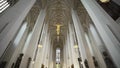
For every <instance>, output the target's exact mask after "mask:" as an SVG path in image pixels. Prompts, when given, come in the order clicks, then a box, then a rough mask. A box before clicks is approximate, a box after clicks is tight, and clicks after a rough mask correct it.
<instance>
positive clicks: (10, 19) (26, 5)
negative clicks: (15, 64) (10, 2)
mask: <svg viewBox="0 0 120 68" xmlns="http://www.w3.org/2000/svg"><path fill="white" fill-rule="evenodd" d="M35 1H36V0H19V1H18V2H17V3H16V4H15V5H14V6H12V7H10V8H8V9H7V10H6V11H5V13H4V14H3V15H2V16H1V17H0V30H1V31H2V32H1V33H0V57H1V56H2V54H3V53H4V51H5V49H6V48H7V46H8V44H9V42H10V41H11V40H13V38H14V37H15V35H16V33H17V31H18V30H19V28H20V26H21V24H22V22H23V20H24V18H25V16H26V15H27V13H28V12H29V10H30V9H31V7H32V6H33V4H34V3H35ZM4 26H5V28H4ZM2 28H4V29H3V30H2Z"/></svg>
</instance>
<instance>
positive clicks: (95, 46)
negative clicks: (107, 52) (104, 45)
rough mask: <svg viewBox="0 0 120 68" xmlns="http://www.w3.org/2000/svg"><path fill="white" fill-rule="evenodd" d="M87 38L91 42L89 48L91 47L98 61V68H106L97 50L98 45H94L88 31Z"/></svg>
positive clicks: (93, 40)
mask: <svg viewBox="0 0 120 68" xmlns="http://www.w3.org/2000/svg"><path fill="white" fill-rule="evenodd" d="M88 36H89V40H90V42H91V47H92V50H93V52H94V56H95V58H96V59H97V61H98V65H99V67H100V68H106V64H105V61H104V59H103V57H102V54H101V52H100V50H99V49H98V46H97V45H98V44H97V43H96V41H95V39H94V38H93V35H92V33H91V32H90V30H89V32H88Z"/></svg>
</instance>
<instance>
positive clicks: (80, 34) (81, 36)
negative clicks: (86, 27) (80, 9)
mask: <svg viewBox="0 0 120 68" xmlns="http://www.w3.org/2000/svg"><path fill="white" fill-rule="evenodd" d="M71 12H72V19H73V24H74V27H75V32H76V35H77V39H78V46H79V49H80V52H81V58H82V61H83V62H84V59H85V58H84V55H83V54H86V59H87V61H88V66H89V68H95V66H94V64H93V59H92V55H91V54H90V50H89V47H88V45H87V42H86V39H85V33H84V31H83V28H82V25H81V22H80V21H79V18H78V16H77V13H76V12H75V11H74V10H72V11H71ZM83 49H84V52H83ZM83 58H84V59H83Z"/></svg>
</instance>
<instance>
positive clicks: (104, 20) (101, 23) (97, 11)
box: [81, 0, 120, 68]
mask: <svg viewBox="0 0 120 68" xmlns="http://www.w3.org/2000/svg"><path fill="white" fill-rule="evenodd" d="M81 2H82V4H83V5H84V7H85V8H86V10H87V12H88V13H89V15H90V17H91V19H92V21H93V23H94V25H95V27H96V29H97V30H98V33H99V34H100V36H101V38H102V40H103V42H104V43H105V46H106V48H107V50H108V51H109V53H110V55H111V57H112V59H113V61H114V63H115V64H116V66H117V67H118V68H119V67H120V59H119V57H120V54H119V52H120V42H119V41H120V35H119V34H120V26H119V25H118V24H117V23H116V22H115V21H114V20H113V19H112V18H111V17H110V16H109V15H108V14H107V13H106V12H105V11H104V10H103V9H102V8H101V7H100V5H98V3H97V2H96V1H95V0H81ZM108 26H109V27H110V28H109V27H108ZM112 32H113V33H112Z"/></svg>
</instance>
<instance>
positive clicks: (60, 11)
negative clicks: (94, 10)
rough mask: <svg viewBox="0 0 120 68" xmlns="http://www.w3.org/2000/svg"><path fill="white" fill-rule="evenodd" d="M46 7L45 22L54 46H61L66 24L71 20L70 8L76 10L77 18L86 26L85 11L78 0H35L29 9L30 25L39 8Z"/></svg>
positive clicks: (63, 40) (66, 30)
mask: <svg viewBox="0 0 120 68" xmlns="http://www.w3.org/2000/svg"><path fill="white" fill-rule="evenodd" d="M44 8H45V9H46V13H47V14H46V17H45V23H48V29H49V32H50V37H51V40H52V42H53V45H54V46H55V47H62V45H63V44H64V42H65V38H66V35H67V32H68V24H69V23H70V22H72V17H71V9H74V10H76V11H77V13H78V15H79V18H80V20H81V22H82V24H83V26H85V27H86V25H87V24H86V23H85V22H86V17H87V16H86V12H85V9H84V8H83V6H82V4H81V3H80V1H79V0H37V2H36V4H35V5H34V6H33V8H32V9H31V11H30V12H31V13H30V15H28V17H30V20H32V21H31V22H32V23H31V22H30V23H31V24H30V26H31V27H32V25H34V23H35V20H36V19H37V18H36V17H37V16H38V14H39V11H40V10H39V9H44Z"/></svg>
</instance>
